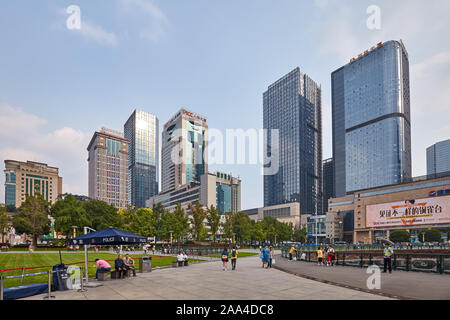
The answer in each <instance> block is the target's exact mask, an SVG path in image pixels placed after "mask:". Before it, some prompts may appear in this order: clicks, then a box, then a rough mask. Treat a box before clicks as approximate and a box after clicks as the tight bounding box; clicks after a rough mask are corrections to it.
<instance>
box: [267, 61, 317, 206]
mask: <svg viewBox="0 0 450 320" xmlns="http://www.w3.org/2000/svg"><path fill="white" fill-rule="evenodd" d="M263 99H264V111H263V112H264V115H263V118H264V129H266V130H268V131H270V130H272V129H277V130H279V138H280V141H279V164H280V166H279V171H278V173H276V174H274V175H265V176H264V206H265V207H268V206H274V205H279V204H284V203H290V202H300V210H301V214H321V213H322V196H321V193H322V114H321V112H322V101H321V88H320V87H319V86H318V85H317V84H316V83H315V82H314V81H313V80H311V79H310V78H309V77H308V76H307V75H305V74H303V73H301V72H300V68H296V69H294V70H293V71H291V72H290V73H288V74H287V75H286V76H284V77H283V78H281V79H280V80H278V81H277V82H275V83H274V84H272V85H270V86H269V88H268V90H267V91H266V92H264V96H263ZM268 137H269V138H268V141H267V144H268V146H269V147H268V150H269V153H270V152H271V150H270V147H271V146H272V141H270V140H271V134H270V133H269V134H268Z"/></svg>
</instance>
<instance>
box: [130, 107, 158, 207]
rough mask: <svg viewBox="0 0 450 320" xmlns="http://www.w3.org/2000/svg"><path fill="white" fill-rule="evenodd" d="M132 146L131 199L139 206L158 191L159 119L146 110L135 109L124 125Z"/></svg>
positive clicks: (133, 203) (133, 204) (143, 204)
mask: <svg viewBox="0 0 450 320" xmlns="http://www.w3.org/2000/svg"><path fill="white" fill-rule="evenodd" d="M124 132H125V139H127V140H128V141H129V149H128V199H129V203H130V204H131V205H132V206H134V207H135V208H144V207H145V201H146V200H147V199H149V198H151V197H152V196H154V195H156V194H158V181H159V179H158V174H159V138H158V137H159V120H158V118H157V117H156V116H154V115H152V114H150V113H147V112H144V111H142V110H138V109H136V110H134V112H133V113H132V114H131V116H130V118H129V119H128V120H127V122H126V123H125V126H124Z"/></svg>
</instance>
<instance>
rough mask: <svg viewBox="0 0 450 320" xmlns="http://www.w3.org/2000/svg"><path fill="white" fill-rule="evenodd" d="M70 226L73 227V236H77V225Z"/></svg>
mask: <svg viewBox="0 0 450 320" xmlns="http://www.w3.org/2000/svg"><path fill="white" fill-rule="evenodd" d="M72 228H73V237H74V238H76V237H77V229H78V227H77V226H72Z"/></svg>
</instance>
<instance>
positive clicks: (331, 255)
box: [327, 245, 335, 266]
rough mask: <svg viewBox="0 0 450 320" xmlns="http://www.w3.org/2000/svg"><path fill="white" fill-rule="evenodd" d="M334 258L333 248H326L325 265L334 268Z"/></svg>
mask: <svg viewBox="0 0 450 320" xmlns="http://www.w3.org/2000/svg"><path fill="white" fill-rule="evenodd" d="M334 256H335V251H334V249H333V247H332V246H331V245H330V247H329V248H328V259H327V265H331V266H334Z"/></svg>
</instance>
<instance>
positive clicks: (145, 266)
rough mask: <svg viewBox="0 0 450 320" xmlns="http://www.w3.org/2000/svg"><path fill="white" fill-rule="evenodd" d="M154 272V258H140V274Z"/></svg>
mask: <svg viewBox="0 0 450 320" xmlns="http://www.w3.org/2000/svg"><path fill="white" fill-rule="evenodd" d="M151 271H152V257H140V258H139V272H140V273H143V272H151Z"/></svg>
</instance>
